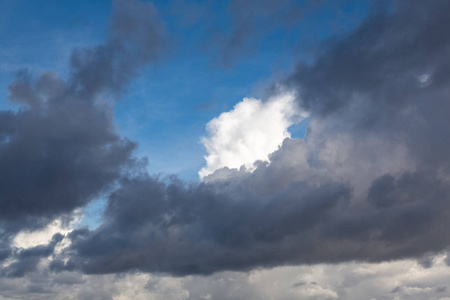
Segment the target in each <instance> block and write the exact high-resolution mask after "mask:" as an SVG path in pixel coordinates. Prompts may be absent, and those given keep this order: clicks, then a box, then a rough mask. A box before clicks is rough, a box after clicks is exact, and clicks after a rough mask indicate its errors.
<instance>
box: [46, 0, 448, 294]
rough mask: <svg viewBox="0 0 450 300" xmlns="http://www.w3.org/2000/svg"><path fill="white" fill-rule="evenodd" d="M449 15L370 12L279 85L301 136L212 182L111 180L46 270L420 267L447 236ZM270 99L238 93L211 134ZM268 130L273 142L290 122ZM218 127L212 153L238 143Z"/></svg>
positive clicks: (438, 7)
mask: <svg viewBox="0 0 450 300" xmlns="http://www.w3.org/2000/svg"><path fill="white" fill-rule="evenodd" d="M449 10H450V7H449V4H447V3H446V2H421V1H419V2H413V1H411V2H401V3H397V6H396V7H395V9H394V10H392V11H390V10H386V11H381V12H380V11H376V12H375V13H374V14H373V15H371V16H370V17H369V18H368V19H367V20H366V21H365V22H364V23H363V24H362V25H361V27H360V28H358V29H357V30H356V31H355V32H354V33H353V34H351V35H349V36H348V37H346V38H345V39H343V40H339V41H337V42H335V43H332V45H331V46H330V48H329V49H328V50H327V51H326V53H325V54H324V55H323V56H320V57H318V58H317V60H316V61H315V62H314V63H313V64H310V65H300V66H298V68H297V69H296V70H295V72H294V73H293V74H292V75H291V76H290V77H289V78H287V80H286V81H285V82H284V83H283V84H284V85H285V86H286V87H288V88H291V89H294V90H295V92H296V94H295V95H297V96H296V99H295V100H296V103H297V105H298V106H299V108H300V109H301V110H305V111H307V112H308V113H309V114H310V115H309V116H310V118H311V122H310V125H309V128H308V131H307V135H306V138H305V139H304V140H291V139H289V138H286V139H285V140H284V141H283V144H282V146H281V148H279V149H278V150H276V151H274V152H273V153H272V154H270V156H269V159H270V163H268V162H260V163H258V164H256V165H255V169H254V171H253V172H252V173H249V172H245V170H244V169H230V168H222V169H219V170H216V171H215V173H217V172H221V173H222V174H221V178H224V179H225V180H221V181H211V182H201V183H183V182H181V181H179V180H178V179H176V178H169V179H161V178H155V177H152V176H149V175H146V174H141V175H138V176H135V177H130V178H124V179H122V181H121V183H120V187H119V188H118V189H117V190H116V191H115V192H114V193H113V194H112V195H111V196H110V197H109V200H108V206H107V209H106V211H105V219H104V222H103V224H102V225H100V226H99V227H98V228H97V229H95V230H88V229H80V230H75V231H73V232H72V233H71V234H70V239H71V241H72V244H71V246H70V247H69V248H68V249H67V251H66V252H65V254H66V255H68V257H69V260H68V261H66V262H65V261H64V258H65V257H55V259H54V261H53V264H52V266H53V270H55V271H61V270H70V269H76V270H80V271H82V272H85V273H89V274H104V273H120V272H127V271H132V270H134V271H140V272H156V273H165V274H172V275H191V274H212V273H215V272H220V271H226V270H236V271H247V270H251V269H255V268H260V267H267V268H268V267H274V266H280V265H298V264H316V263H340V262H346V261H354V260H357V261H365V262H367V261H369V262H382V261H386V260H396V259H405V258H416V259H419V260H421V262H422V264H424V265H426V266H428V265H429V263H427V262H426V259H424V257H425V256H427V255H429V254H430V253H432V254H436V253H441V252H445V251H446V250H447V249H448V247H449V244H450V240H449V239H448V238H446V237H447V236H448V234H447V232H446V228H448V226H450V224H449V218H448V213H449V211H450V206H449V204H448V201H447V200H448V199H449V197H450V184H449V183H450V170H449V168H450V160H449V156H448V153H450V151H449V150H450V143H448V141H449V139H447V137H448V136H450V133H449V130H450V129H449V128H448V126H446V125H447V123H448V112H450V106H449V104H448V103H449V102H448V97H449V95H448V90H447V83H448V80H449V79H450V72H448V70H450V68H448V67H449V66H450V65H449V64H448V63H447V57H448V49H450V48H449V45H450V39H449V38H448V35H447V34H446V32H445V31H444V30H443V29H442V28H443V27H442V24H446V23H447V22H448V18H447V14H446V13H445V12H447V11H449ZM412 20H414V22H412ZM411 24H413V25H411ZM424 41H427V43H425V42H424ZM424 73H427V74H431V75H430V76H431V78H433V81H432V82H430V84H429V85H428V86H426V87H424V86H420V85H419V84H418V82H417V76H418V75H420V74H424ZM270 103H271V102H270V101H269V102H267V103H265V104H262V103H260V102H257V101H256V100H250V101H249V100H247V101H244V102H242V103H240V104H241V105H242V107H241V106H237V107H236V108H235V109H234V110H233V111H231V112H229V113H225V114H224V115H222V116H221V117H219V118H218V119H217V121H215V122H218V125H217V126H216V128H221V127H220V126H222V125H224V124H225V125H235V123H233V122H232V120H237V117H236V116H238V115H239V116H241V119H242V118H243V119H244V120H246V118H247V116H252V114H246V112H248V111H250V112H253V111H262V112H265V106H266V105H270ZM272 103H273V102H272ZM274 103H276V102H274ZM281 107H284V106H281ZM246 109H248V110H246ZM272 111H273V110H267V114H266V113H262V114H258V116H259V115H263V116H267V115H268V116H270V118H269V117H265V118H264V119H262V120H261V119H257V120H259V121H258V127H257V129H256V132H259V129H260V128H265V130H264V131H269V129H270V128H266V127H264V126H265V123H264V122H262V121H263V120H264V121H265V119H267V120H269V119H272V115H271V112H272ZM281 111H282V110H281ZM276 115H278V116H281V117H279V118H275V119H278V120H284V119H285V116H284V115H283V114H276ZM241 119H239V120H241ZM248 119H249V120H251V122H250V124H253V122H255V121H254V120H253V117H250V118H248ZM223 120H225V121H226V122H222V121H223ZM236 122H237V124H240V123H239V121H236ZM212 124H214V123H212ZM244 124H246V123H244ZM277 124H284V125H283V126H280V127H278V128H279V129H280V130H279V131H278V133H277V134H278V136H279V138H283V137H284V136H283V134H285V131H284V130H285V129H286V128H287V126H288V125H287V123H286V122H284V121H283V122H277ZM219 125H220V126H219ZM231 127H232V126H231ZM250 128H251V127H250ZM225 129H226V130H225ZM225 129H224V130H225V132H228V133H229V134H230V136H234V139H233V140H230V141H227V140H225V142H224V143H223V144H224V145H226V147H223V148H218V149H221V151H222V149H229V148H227V147H231V149H233V148H232V147H234V144H236V145H240V143H241V142H240V140H239V137H241V132H240V131H239V130H236V129H232V130H231V131H230V130H229V129H228V128H227V127H225ZM217 132H220V131H219V130H218V131H217ZM236 135H237V136H238V137H237V138H236ZM216 136H218V137H220V135H214V137H216ZM242 136H243V137H245V139H242V140H244V141H247V140H250V139H247V136H246V135H245V134H243V135H242ZM218 141H219V142H222V141H221V140H220V139H219V140H218ZM279 142H280V141H277V143H276V145H277V147H278V143H279ZM274 144H275V143H274ZM228 145H230V146H228ZM244 145H246V144H245V143H244ZM232 153H235V154H239V156H238V158H239V161H241V162H240V163H241V164H242V163H245V161H244V162H242V160H241V159H242V157H245V156H243V155H241V152H240V151H232ZM265 155H267V154H265ZM249 160H250V159H249ZM252 160H254V158H253V157H252ZM227 163H228V162H227ZM224 165H225V163H224ZM219 167H220V164H219ZM213 175H214V174H213ZM292 284H293V283H292ZM394 288H395V287H392V288H391V289H390V290H392V289H394ZM405 291H409V292H410V294H411V293H413V291H415V289H414V288H409V289H405ZM427 291H428V290H427ZM329 295H332V294H329ZM333 295H334V294H333Z"/></svg>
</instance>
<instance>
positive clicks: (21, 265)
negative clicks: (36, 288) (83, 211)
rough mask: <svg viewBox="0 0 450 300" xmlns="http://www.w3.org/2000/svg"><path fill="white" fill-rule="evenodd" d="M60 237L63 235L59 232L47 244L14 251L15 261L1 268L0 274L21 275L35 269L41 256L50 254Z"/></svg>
mask: <svg viewBox="0 0 450 300" xmlns="http://www.w3.org/2000/svg"><path fill="white" fill-rule="evenodd" d="M62 239H63V236H62V235H61V234H55V235H54V236H53V237H52V239H51V241H50V242H49V243H48V244H47V245H38V246H35V247H32V248H29V249H18V250H16V251H14V252H15V253H14V258H15V259H16V261H14V262H12V263H11V264H9V265H8V266H7V267H4V268H3V269H1V270H0V274H1V276H2V277H3V276H7V277H22V276H24V275H25V274H27V273H29V272H32V271H35V270H36V268H37V265H38V263H39V262H40V260H41V258H43V257H47V256H49V255H51V254H52V253H53V251H54V250H55V246H56V245H57V244H58V243H59V242H61V240H62Z"/></svg>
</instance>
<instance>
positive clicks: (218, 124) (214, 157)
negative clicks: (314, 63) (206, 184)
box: [199, 93, 306, 178]
mask: <svg viewBox="0 0 450 300" xmlns="http://www.w3.org/2000/svg"><path fill="white" fill-rule="evenodd" d="M305 117H306V114H305V113H302V112H301V111H300V110H299V109H298V108H297V107H296V105H295V102H294V95H293V94H290V93H285V94H281V95H278V96H276V97H273V98H271V99H269V100H268V101H266V102H262V101H261V100H257V99H254V98H244V100H242V102H239V103H238V104H236V105H235V106H234V108H233V109H232V110H230V111H229V112H224V113H222V114H221V115H220V116H218V117H217V118H214V119H213V120H211V121H209V123H208V124H207V125H206V129H207V132H208V137H204V138H202V144H203V145H204V146H205V147H206V152H207V153H208V154H207V155H206V156H205V160H206V167H204V168H203V169H201V170H200V172H199V175H200V178H204V177H205V176H207V175H209V174H212V173H213V172H214V171H216V170H218V169H220V168H223V167H228V168H239V167H241V166H243V165H244V166H245V167H246V168H247V169H248V170H249V171H251V170H252V169H253V168H254V167H253V163H254V162H256V161H257V160H261V161H267V160H268V155H269V154H270V153H272V152H274V151H275V150H277V149H278V147H279V146H281V143H282V142H283V140H284V139H285V138H287V137H291V134H290V133H289V132H288V127H289V126H291V125H292V124H294V123H298V122H300V121H301V120H302V119H304V118H305Z"/></svg>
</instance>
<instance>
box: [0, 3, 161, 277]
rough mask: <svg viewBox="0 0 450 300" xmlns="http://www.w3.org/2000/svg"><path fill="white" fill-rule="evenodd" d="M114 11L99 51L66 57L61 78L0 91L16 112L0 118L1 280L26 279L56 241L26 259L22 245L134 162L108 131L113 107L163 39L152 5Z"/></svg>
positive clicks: (22, 75) (129, 148)
mask: <svg viewBox="0 0 450 300" xmlns="http://www.w3.org/2000/svg"><path fill="white" fill-rule="evenodd" d="M113 6H114V8H113V15H112V17H111V20H110V26H109V30H108V37H107V39H106V41H105V43H103V44H101V45H99V46H96V47H91V48H86V49H77V50H75V51H74V52H73V53H72V59H71V63H70V72H69V73H70V75H69V78H68V79H66V80H65V79H62V78H60V77H59V76H58V75H57V74H56V73H53V72H44V73H42V74H40V75H39V76H37V77H33V76H32V75H31V74H29V73H28V72H26V71H21V72H19V74H18V76H17V78H16V79H15V80H14V81H13V82H12V83H11V84H10V86H9V92H10V95H9V100H11V101H12V103H14V104H16V105H18V109H17V110H15V111H0V168H1V170H2V172H1V174H0V193H1V197H0V206H1V207H2V209H1V210H0V260H5V259H7V258H8V256H9V255H12V256H13V257H12V258H9V260H11V259H12V260H14V259H19V261H17V262H14V263H13V264H11V265H9V266H8V267H6V268H4V269H3V271H2V274H9V275H8V276H22V275H23V274H25V273H27V272H29V271H32V270H34V269H35V268H36V266H37V265H38V263H39V261H40V259H41V258H42V257H44V256H46V255H50V254H51V253H52V252H53V251H54V248H55V246H56V244H58V243H59V240H58V241H55V242H54V243H53V242H52V244H49V246H48V247H47V246H45V247H47V248H45V249H47V250H48V251H47V250H46V251H44V252H42V251H41V252H39V253H40V254H39V255H37V254H36V255H34V254H33V255H31V254H30V255H28V254H27V255H25V254H24V253H30V251H32V250H23V251H22V250H20V249H21V248H17V247H20V245H22V246H23V244H24V241H23V237H24V236H27V235H28V234H30V232H33V231H35V230H40V229H44V228H45V226H47V225H49V224H51V223H52V222H55V220H56V219H58V220H60V221H61V222H62V223H63V224H67V223H69V222H70V221H72V220H73V218H75V217H76V214H73V213H74V211H75V210H76V209H78V208H82V207H84V206H85V205H86V204H87V203H89V202H90V201H91V200H93V199H95V198H96V197H98V196H100V195H102V194H103V193H108V189H110V188H111V187H112V186H113V185H114V183H115V182H116V180H118V179H119V178H120V177H121V176H122V175H123V173H124V172H126V171H127V170H128V167H130V166H134V167H136V166H137V165H139V163H140V162H139V161H138V160H136V159H135V158H133V156H132V153H133V151H134V149H135V147H136V144H135V143H133V142H131V141H129V140H128V139H126V138H122V137H121V136H120V135H119V134H118V132H117V129H116V127H115V125H114V121H113V107H114V102H115V100H116V99H117V98H118V96H119V95H120V94H119V92H121V91H123V89H124V88H125V86H126V84H127V83H128V82H129V80H130V79H132V78H133V77H134V76H135V75H136V72H137V71H138V69H139V68H140V67H142V66H143V65H145V64H147V63H149V62H152V61H155V60H156V59H158V58H159V57H161V55H162V52H163V49H165V48H166V43H165V40H166V37H165V31H164V27H163V24H162V23H161V21H160V20H159V19H158V16H157V12H156V10H155V8H154V7H153V5H152V4H151V3H143V2H140V1H136V0H131V1H125V0H116V1H114V2H113ZM47 229H48V230H49V232H47V235H48V234H50V232H51V233H55V232H53V230H51V229H50V228H47ZM17 234H19V235H17ZM51 235H53V234H51ZM31 236H34V237H36V234H33V233H31ZM45 236H46V234H45V233H43V238H45ZM55 236H56V234H55V235H53V237H55ZM47 237H48V236H47ZM20 240H22V242H20ZM44 244H45V243H44ZM41 246H42V245H41ZM41 246H34V247H31V248H30V249H37V250H39V249H41V248H39V247H41ZM42 247H44V246H42ZM38 248H39V249H38ZM41 250H42V249H41ZM44 254H45V255H44ZM24 255H25V256H24Z"/></svg>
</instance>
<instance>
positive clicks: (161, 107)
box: [0, 0, 367, 180]
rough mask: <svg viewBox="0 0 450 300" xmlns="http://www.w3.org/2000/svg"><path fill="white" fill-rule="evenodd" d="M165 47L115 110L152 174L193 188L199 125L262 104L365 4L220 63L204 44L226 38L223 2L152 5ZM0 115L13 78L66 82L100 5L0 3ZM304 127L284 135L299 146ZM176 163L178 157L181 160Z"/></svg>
mask: <svg viewBox="0 0 450 300" xmlns="http://www.w3.org/2000/svg"><path fill="white" fill-rule="evenodd" d="M154 4H155V6H156V7H157V9H158V11H159V12H160V15H161V18H162V20H163V22H164V23H165V26H166V30H167V32H168V33H169V37H170V41H169V43H170V46H169V49H168V51H167V53H166V55H165V56H164V57H163V59H162V60H160V61H158V62H156V63H155V64H153V65H150V66H148V67H145V68H144V69H142V70H141V71H140V72H139V73H140V74H139V77H137V78H136V79H135V80H134V81H133V82H132V84H131V85H130V86H129V87H128V88H127V91H126V93H124V94H123V95H122V96H121V98H122V101H121V102H120V103H119V104H118V105H117V107H116V110H115V117H116V123H117V125H118V127H119V128H120V130H121V132H122V134H123V135H124V136H126V137H128V138H130V139H131V140H133V141H137V142H139V149H138V151H137V154H138V155H139V156H147V157H148V159H149V166H148V168H149V171H150V172H152V173H159V172H162V173H175V174H178V175H179V176H180V177H181V178H183V179H187V180H198V176H197V172H198V170H199V169H200V168H201V167H202V166H203V165H204V159H203V155H204V154H205V152H204V147H203V145H201V144H200V137H201V136H204V135H205V124H206V123H207V122H208V121H209V120H211V119H212V118H214V117H216V116H218V115H219V114H220V113H221V112H224V111H228V110H230V109H231V108H232V107H233V106H234V105H235V104H236V103H237V102H239V101H241V100H242V98H244V97H249V96H251V97H257V98H260V97H262V98H264V93H265V90H266V89H267V87H268V86H270V83H271V82H273V81H275V80H276V79H279V78H282V77H283V76H284V74H286V73H287V72H289V71H291V70H292V66H293V65H294V62H298V61H308V60H311V59H313V54H312V52H313V51H314V50H313V49H314V48H315V47H320V42H321V41H322V40H323V39H325V38H327V37H329V36H331V35H334V34H336V33H339V34H341V35H344V34H345V32H347V31H349V30H351V29H352V28H353V27H355V26H356V25H357V24H359V22H360V21H361V20H362V19H363V18H364V17H365V15H366V10H367V3H366V2H360V3H354V2H349V3H347V4H346V5H344V6H336V5H327V6H325V7H323V8H321V9H320V10H317V11H314V12H312V13H310V14H306V15H305V16H304V18H303V19H302V21H301V24H302V26H291V27H283V26H280V28H275V29H274V30H270V31H266V32H263V33H262V34H261V35H260V36H257V37H255V38H253V39H252V40H251V42H250V44H249V45H248V48H249V49H248V51H247V50H246V51H244V52H243V54H241V55H238V56H237V57H236V58H235V59H233V60H232V61H231V62H230V63H227V64H224V63H223V62H221V61H220V59H218V58H217V57H218V55H219V54H218V53H217V52H218V49H217V47H214V45H213V43H214V39H213V37H211V36H210V35H209V34H210V33H209V32H210V31H212V30H217V31H219V32H221V31H222V32H224V33H225V34H229V31H230V29H229V27H230V22H231V16H230V15H228V14H226V13H224V12H226V11H227V3H226V2H224V1H212V2H211V1H206V2H203V1H201V2H195V1H194V2H188V1H179V2H176V1H175V2H170V1H155V2H154ZM0 11H1V12H0V14H2V15H1V16H0V17H1V18H0V19H1V23H0V39H1V40H2V41H3V42H2V43H3V45H4V46H2V48H1V50H0V51H1V52H0V61H1V62H2V63H1V65H0V90H1V92H0V93H1V94H0V96H1V99H2V102H1V103H0V107H1V108H10V107H11V106H10V105H9V103H8V102H7V101H5V99H6V98H7V97H6V96H7V86H8V85H9V83H10V82H11V80H12V79H13V78H14V76H15V74H16V73H17V72H18V71H19V70H21V69H28V70H30V71H31V74H33V75H34V76H37V75H38V74H39V73H40V72H42V71H46V70H53V71H56V72H58V73H59V74H65V75H66V76H67V74H66V72H67V65H68V61H69V59H70V54H71V51H72V50H73V49H74V48H82V47H86V46H89V45H96V44H98V43H100V42H101V41H103V40H104V38H105V34H106V32H105V30H106V25H105V24H107V21H108V17H109V15H110V13H111V5H110V1H106V0H102V1H84V0H83V1H56V0H55V1H40V0H38V1H26V0H17V1H15V0H3V1H1V2H0ZM303 132H304V126H297V127H296V128H293V129H292V134H293V136H294V137H301V136H302V134H303ZM181 153H182V154H181Z"/></svg>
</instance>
